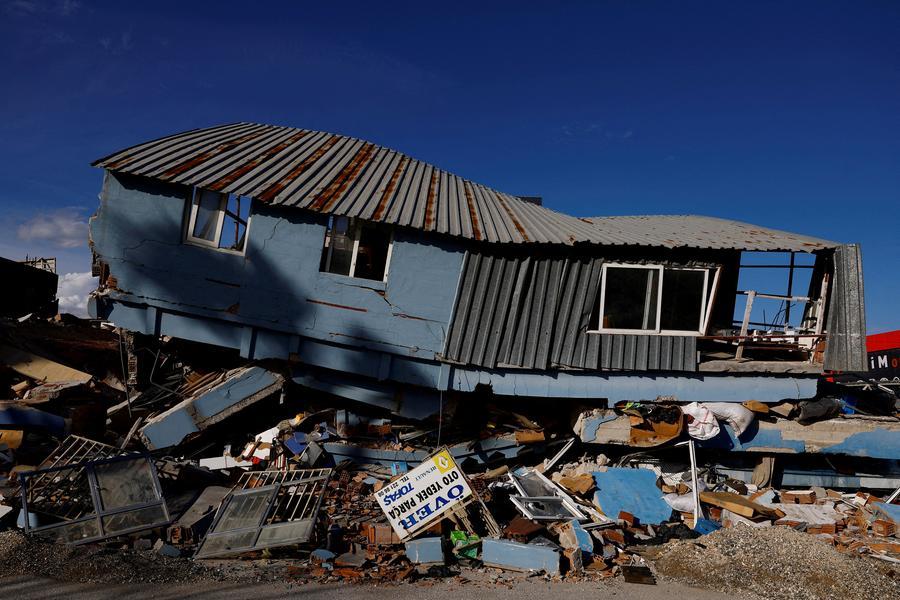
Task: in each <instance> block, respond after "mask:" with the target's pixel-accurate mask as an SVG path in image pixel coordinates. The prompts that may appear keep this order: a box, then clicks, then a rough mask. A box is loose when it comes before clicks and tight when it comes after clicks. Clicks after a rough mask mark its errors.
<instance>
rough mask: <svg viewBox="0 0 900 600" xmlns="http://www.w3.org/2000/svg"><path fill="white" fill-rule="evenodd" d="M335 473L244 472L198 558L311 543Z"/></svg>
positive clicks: (228, 497) (217, 517)
mask: <svg viewBox="0 0 900 600" xmlns="http://www.w3.org/2000/svg"><path fill="white" fill-rule="evenodd" d="M330 476H331V469H298V470H296V471H260V472H252V473H244V475H242V476H241V480H240V482H239V483H238V486H237V488H238V489H236V490H235V491H233V492H232V493H231V494H229V495H228V496H227V497H226V498H225V500H224V501H223V503H222V507H221V508H220V509H219V511H218V513H217V515H216V519H215V521H214V522H213V524H212V526H211V527H210V529H209V532H208V533H207V535H206V538H204V540H203V542H202V543H201V544H200V547H199V548H198V549H197V558H209V557H212V556H224V555H228V554H240V553H242V552H247V551H251V550H261V549H263V548H273V547H275V546H286V545H291V544H301V543H304V542H307V541H309V539H310V538H311V537H312V534H313V531H314V530H313V527H314V526H315V523H316V519H317V518H318V514H319V507H320V505H321V503H322V495H323V494H324V492H325V487H326V486H327V485H328V479H329V477H330Z"/></svg>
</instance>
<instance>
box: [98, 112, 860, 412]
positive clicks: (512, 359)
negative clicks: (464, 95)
mask: <svg viewBox="0 0 900 600" xmlns="http://www.w3.org/2000/svg"><path fill="white" fill-rule="evenodd" d="M94 164H95V165H96V166H98V167H101V168H103V169H105V171H106V174H105V179H104V184H103V192H102V196H101V207H100V210H99V211H98V213H97V215H96V216H95V217H94V218H93V219H92V222H91V237H92V246H93V251H94V254H95V268H96V271H97V273H98V274H100V275H101V286H100V289H99V290H98V292H97V293H96V294H95V296H94V297H93V299H92V301H91V311H92V313H93V314H94V316H96V317H100V318H104V319H109V320H112V321H114V322H115V323H116V324H117V325H118V326H120V327H123V328H126V329H129V330H132V331H137V332H142V333H146V334H151V335H168V336H175V337H179V338H185V339H189V340H194V341H198V342H204V343H208V344H214V345H218V346H224V347H228V348H234V349H236V350H238V351H239V352H240V354H241V355H242V356H244V357H246V358H249V359H269V358H274V359H282V360H285V361H290V365H291V374H292V377H293V379H294V380H295V381H296V382H298V383H301V384H302V385H305V386H307V387H310V388H314V389H318V390H321V391H323V392H327V393H330V394H335V395H337V396H341V397H344V398H348V399H351V400H356V401H360V402H365V403H368V404H374V405H378V406H382V407H385V408H390V409H391V410H393V411H395V412H399V413H401V414H404V415H407V416H411V417H422V416H426V415H428V414H431V413H433V412H435V411H436V410H437V407H438V406H439V404H440V403H442V402H443V401H445V400H446V399H447V398H450V397H454V398H459V399H463V398H465V396H466V395H467V394H471V393H476V392H484V391H489V392H490V393H492V394H493V395H495V396H500V397H502V396H516V397H529V398H546V399H557V398H558V399H581V400H586V401H591V402H594V401H598V402H603V401H605V402H606V403H607V405H608V406H612V404H614V403H616V402H621V401H639V402H656V401H661V400H666V401H676V402H693V401H699V402H706V401H720V402H744V401H748V400H757V401H762V402H768V403H774V402H779V401H782V400H798V399H805V398H813V397H815V396H816V394H817V385H818V382H819V380H820V376H821V374H822V372H823V370H837V371H865V369H866V352H865V317H864V303H863V285H862V273H861V260H860V254H859V248H858V247H857V246H856V245H853V244H840V243H836V242H829V241H826V240H822V239H817V238H813V237H809V236H805V235H799V234H794V233H787V232H784V231H779V230H775V229H768V228H765V227H759V226H755V225H749V224H745V223H739V222H735V221H728V220H722V219H717V218H709V217H697V216H640V217H598V218H577V217H573V216H569V215H565V214H561V213H559V212H555V211H553V210H550V209H549V208H546V207H544V206H541V204H540V201H539V200H537V199H534V198H525V197H517V196H513V195H510V194H505V193H501V192H498V191H495V190H492V189H490V188H488V187H485V186H483V185H480V184H477V183H474V182H472V181H469V180H466V179H463V178H461V177H458V176H455V175H452V174H450V173H448V172H446V171H443V170H441V169H439V168H437V167H433V166H431V165H429V164H426V163H424V162H421V161H419V160H416V159H413V158H410V157H408V156H405V155H403V154H401V153H399V152H396V151H393V150H390V149H387V148H383V147H381V146H378V145H376V144H372V143H369V142H365V141H362V140H358V139H354V138H350V137H345V136H341V135H332V134H328V133H322V132H316V131H308V130H303V129H294V128H288V127H276V126H268V125H257V124H250V123H237V124H231V125H224V126H220V127H212V128H208V129H199V130H193V131H188V132H185V133H179V134H175V135H171V136H168V137H164V138H161V139H158V140H154V141H150V142H146V143H143V144H139V145H137V146H133V147H131V148H127V149H125V150H122V151H119V152H116V153H114V154H111V155H110V156H107V157H106V158H102V159H100V160H98V161H96V162H95V163H94ZM759 253H770V254H769V256H771V258H765V257H764V258H763V259H759V258H758V257H759V256H761V255H760V254H759ZM765 268H771V269H772V271H773V272H774V273H777V274H778V276H779V277H780V278H781V279H782V280H784V281H786V282H787V286H786V288H784V289H781V290H779V291H777V292H775V293H772V292H771V291H770V290H766V289H760V288H755V287H747V286H746V285H745V282H750V283H751V285H752V284H753V282H754V281H756V280H755V279H754V278H755V277H756V276H757V275H758V274H759V273H761V272H762V271H764V270H766V269H765ZM766 303H769V304H768V306H770V308H769V310H767V311H764V312H763V313H760V307H764V306H766ZM760 314H764V315H765V318H764V319H763V318H762V317H760V316H759V315H760Z"/></svg>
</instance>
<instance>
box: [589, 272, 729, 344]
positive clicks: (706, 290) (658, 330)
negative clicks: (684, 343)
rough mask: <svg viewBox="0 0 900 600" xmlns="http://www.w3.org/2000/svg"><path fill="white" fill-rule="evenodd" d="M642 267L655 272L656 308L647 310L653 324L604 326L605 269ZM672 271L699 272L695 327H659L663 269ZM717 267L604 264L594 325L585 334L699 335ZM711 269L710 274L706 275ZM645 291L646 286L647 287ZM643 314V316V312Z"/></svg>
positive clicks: (709, 307)
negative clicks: (699, 285)
mask: <svg viewBox="0 0 900 600" xmlns="http://www.w3.org/2000/svg"><path fill="white" fill-rule="evenodd" d="M610 268H613V269H646V270H647V271H656V272H657V273H658V275H657V278H656V310H655V312H653V313H651V316H652V315H655V319H654V321H653V325H654V327H652V328H647V329H635V328H617V327H604V326H603V317H604V315H605V312H606V296H607V285H606V284H607V281H608V277H607V271H608V270H609V269H610ZM667 271H669V272H672V271H694V272H699V273H703V289H702V292H701V300H700V315H699V319H698V322H697V329H694V330H690V329H663V328H662V309H663V300H664V295H665V285H664V280H665V275H666V272H667ZM720 271H721V269H720V268H715V267H682V266H667V265H662V264H637V263H604V264H603V265H602V267H601V271H600V292H599V301H598V303H597V306H598V309H597V324H596V327H595V328H594V329H590V330H588V333H618V334H636V335H684V336H702V335H704V334H705V332H706V329H707V328H708V327H709V316H710V315H711V313H712V304H713V302H714V300H715V290H716V288H717V287H718V282H719V273H720ZM711 272H712V277H710V274H711ZM648 292H649V289H648ZM645 316H646V315H645Z"/></svg>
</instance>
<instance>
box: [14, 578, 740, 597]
mask: <svg viewBox="0 0 900 600" xmlns="http://www.w3.org/2000/svg"><path fill="white" fill-rule="evenodd" d="M0 589H2V590H3V596H4V597H5V598H13V599H15V600H28V599H31V598H41V599H43V598H67V599H71V600H88V599H91V600H94V599H98V600H99V599H102V600H125V599H126V598H127V599H128V600H131V599H141V598H153V599H154V600H175V599H177V598H196V599H197V600H201V599H202V600H207V599H210V600H212V599H221V600H270V599H271V600H274V599H276V598H289V597H296V596H297V595H301V594H302V595H303V597H304V598H313V599H316V600H319V599H321V600H332V599H333V600H347V599H348V598H353V599H354V600H357V599H359V600H406V599H409V600H413V599H418V598H422V597H426V596H427V598H428V599H429V600H460V599H461V598H463V599H466V598H472V597H473V596H475V597H477V598H478V600H493V599H506V598H509V599H510V600H513V599H515V600H554V599H556V598H565V599H566V600H582V599H584V600H588V599H590V600H606V599H611V598H614V599H616V600H673V599H678V600H687V599H696V600H724V599H726V598H736V597H735V596H734V595H726V594H720V593H718V592H711V591H708V590H701V589H697V588H691V587H686V586H683V585H676V584H671V583H660V584H658V585H637V584H629V583H625V582H623V581H621V580H614V581H602V582H590V583H565V582H563V583H552V582H547V581H544V580H541V579H536V578H535V579H525V578H523V579H520V580H512V581H509V582H506V583H504V584H496V583H489V582H486V583H480V582H467V583H460V582H459V581H455V580H452V579H451V580H447V581H437V582H435V583H433V584H432V583H430V582H424V583H422V582H419V583H411V584H400V585H388V586H377V585H372V584H366V585H350V584H345V585H341V584H328V585H324V584H317V583H310V584H302V585H296V584H295V585H293V586H291V585H282V584H271V583H259V584H251V585H247V584H236V583H222V584H190V585H185V584H181V585H174V586H161V585H148V584H134V585H113V586H110V585H97V584H86V583H65V582H59V581H55V580H52V579H42V578H35V577H8V578H0Z"/></svg>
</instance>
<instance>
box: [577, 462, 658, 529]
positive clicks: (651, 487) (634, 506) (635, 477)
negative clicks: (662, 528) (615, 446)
mask: <svg viewBox="0 0 900 600" xmlns="http://www.w3.org/2000/svg"><path fill="white" fill-rule="evenodd" d="M593 476H594V482H595V483H596V484H597V491H596V492H594V503H595V504H597V505H598V506H599V507H600V510H602V511H603V514H605V515H606V516H607V517H609V518H610V519H615V518H617V517H618V516H619V512H620V511H625V512H628V513H631V514H633V515H634V516H635V517H637V518H638V520H640V522H641V523H643V524H645V525H656V524H659V523H662V522H663V521H666V520H668V519H669V517H670V516H671V514H672V508H671V507H670V506H669V505H668V504H666V502H665V501H664V500H663V499H662V492H661V491H660V490H659V488H658V487H656V473H654V472H653V471H650V470H648V469H624V468H617V467H610V468H608V469H607V470H606V471H595V472H594V473H593Z"/></svg>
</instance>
